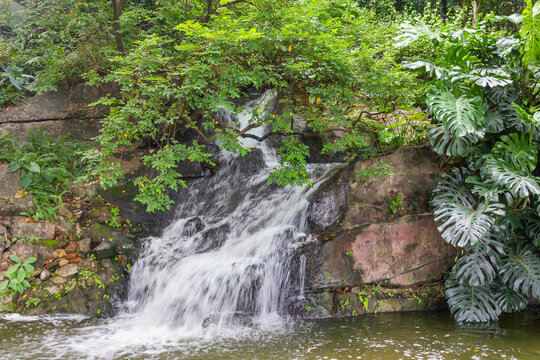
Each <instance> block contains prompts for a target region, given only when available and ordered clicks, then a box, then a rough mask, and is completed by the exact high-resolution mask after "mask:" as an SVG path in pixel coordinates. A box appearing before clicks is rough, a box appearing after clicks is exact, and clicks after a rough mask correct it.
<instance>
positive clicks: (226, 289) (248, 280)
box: [126, 92, 329, 330]
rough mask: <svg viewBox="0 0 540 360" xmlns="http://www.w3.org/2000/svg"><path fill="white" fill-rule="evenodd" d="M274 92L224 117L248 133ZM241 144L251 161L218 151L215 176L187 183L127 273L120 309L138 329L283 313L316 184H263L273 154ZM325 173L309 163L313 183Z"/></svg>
mask: <svg viewBox="0 0 540 360" xmlns="http://www.w3.org/2000/svg"><path fill="white" fill-rule="evenodd" d="M272 95H273V94H272V93H271V92H267V93H265V94H264V95H263V96H261V97H260V98H258V99H256V100H253V101H252V102H250V103H248V104H247V105H246V109H245V110H244V111H243V112H242V113H240V114H239V115H232V114H226V116H227V117H228V118H229V119H228V120H229V122H230V123H237V124H238V126H239V128H242V127H245V126H247V125H248V124H249V121H250V119H251V116H257V114H258V113H260V112H263V111H267V109H268V108H270V107H271V106H272V99H273V96H272ZM254 131H255V132H256V133H254V134H255V135H258V136H262V135H263V134H264V132H266V131H270V130H268V129H264V128H257V129H255V130H254ZM243 146H244V147H249V148H251V149H252V150H251V151H250V153H249V155H248V156H245V157H240V156H239V155H236V154H231V153H228V152H225V151H223V152H222V153H221V154H220V158H219V164H220V165H219V167H218V170H217V172H216V174H215V175H214V176H212V177H209V178H206V179H202V180H198V181H196V182H193V183H192V184H191V185H190V187H189V189H188V190H187V191H186V193H185V194H184V195H185V196H184V197H182V198H181V201H180V203H179V204H178V208H177V210H176V214H175V220H174V221H173V223H172V224H171V225H170V226H169V227H168V228H166V229H165V231H164V232H163V235H162V236H160V237H154V238H151V239H148V240H147V241H146V244H145V246H144V248H143V251H142V253H141V256H140V259H139V260H138V262H137V263H136V264H135V266H134V267H133V268H132V274H131V279H132V281H131V284H130V289H129V296H128V302H127V304H128V307H127V309H126V311H127V312H129V313H131V314H136V315H137V317H138V319H139V321H140V322H141V323H142V324H146V325H147V326H156V325H162V324H168V325H170V326H173V327H176V328H182V327H183V328H185V329H186V330H187V329H190V330H193V329H198V328H202V327H204V326H207V325H208V324H213V325H215V326H217V327H224V326H230V325H231V324H233V323H237V322H238V321H242V322H243V321H245V320H246V319H248V320H249V321H256V322H257V321H258V322H264V320H265V319H266V320H268V318H270V317H273V316H276V315H284V314H285V312H286V311H285V308H286V304H285V294H286V287H287V285H288V281H289V270H290V269H289V263H290V258H291V256H292V255H293V254H294V252H295V249H296V248H297V246H298V244H299V242H301V241H303V240H305V238H306V236H307V234H306V233H305V229H306V223H305V222H306V220H305V219H306V211H307V208H308V198H309V195H310V193H312V192H313V191H314V189H315V188H316V186H315V187H313V188H310V187H307V186H306V187H293V186H287V187H278V186H276V185H273V184H268V183H267V179H268V175H269V172H270V170H271V168H272V167H273V166H275V165H276V164H277V157H276V154H275V150H274V149H272V148H271V147H270V146H269V145H267V142H262V143H259V142H258V141H257V140H254V139H250V138H247V139H243ZM328 169H329V166H328V165H318V166H312V172H313V174H314V177H315V178H314V180H315V184H318V182H317V178H321V176H322V175H323V174H325V173H327V172H328ZM304 267H305V258H304ZM295 276H297V275H295ZM302 280H303V279H302ZM301 288H302V290H301V291H302V292H303V285H302V286H301Z"/></svg>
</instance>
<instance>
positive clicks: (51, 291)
mask: <svg viewBox="0 0 540 360" xmlns="http://www.w3.org/2000/svg"><path fill="white" fill-rule="evenodd" d="M60 290H62V289H61V288H60V287H59V286H56V285H54V286H51V287H49V288H48V289H47V291H48V292H49V294H51V295H54V294H56V293H57V292H59V291H60Z"/></svg>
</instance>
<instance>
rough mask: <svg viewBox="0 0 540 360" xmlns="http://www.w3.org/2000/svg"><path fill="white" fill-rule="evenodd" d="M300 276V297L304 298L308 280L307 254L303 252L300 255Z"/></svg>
mask: <svg viewBox="0 0 540 360" xmlns="http://www.w3.org/2000/svg"><path fill="white" fill-rule="evenodd" d="M298 278H299V281H300V285H299V286H298V287H299V289H300V295H299V296H298V298H300V299H303V298H304V284H305V281H306V255H304V254H302V255H300V268H299V270H298Z"/></svg>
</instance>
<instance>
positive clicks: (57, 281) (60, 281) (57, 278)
mask: <svg viewBox="0 0 540 360" xmlns="http://www.w3.org/2000/svg"><path fill="white" fill-rule="evenodd" d="M51 281H52V282H53V283H55V284H63V283H65V282H66V279H64V278H63V277H61V276H55V277H53V278H52V279H51Z"/></svg>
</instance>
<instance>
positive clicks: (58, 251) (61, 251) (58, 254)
mask: <svg viewBox="0 0 540 360" xmlns="http://www.w3.org/2000/svg"><path fill="white" fill-rule="evenodd" d="M52 255H53V257H54V258H55V259H62V258H65V257H66V255H67V253H66V250H64V249H56V250H54V251H53V253H52Z"/></svg>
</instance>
